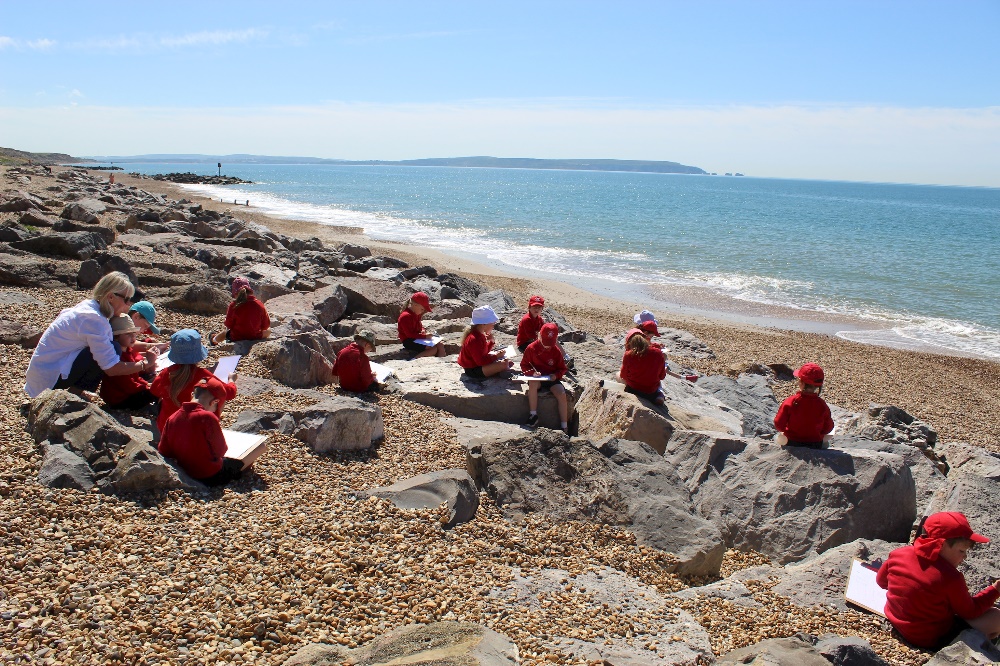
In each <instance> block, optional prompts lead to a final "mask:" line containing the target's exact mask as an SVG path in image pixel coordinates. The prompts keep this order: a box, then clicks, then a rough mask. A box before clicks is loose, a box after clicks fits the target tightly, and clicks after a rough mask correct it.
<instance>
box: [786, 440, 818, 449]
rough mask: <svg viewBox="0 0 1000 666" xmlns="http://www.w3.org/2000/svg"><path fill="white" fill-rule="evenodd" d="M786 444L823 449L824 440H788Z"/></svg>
mask: <svg viewBox="0 0 1000 666" xmlns="http://www.w3.org/2000/svg"><path fill="white" fill-rule="evenodd" d="M785 446H798V447H800V448H803V449H822V448H823V442H791V441H790V442H788V444H785Z"/></svg>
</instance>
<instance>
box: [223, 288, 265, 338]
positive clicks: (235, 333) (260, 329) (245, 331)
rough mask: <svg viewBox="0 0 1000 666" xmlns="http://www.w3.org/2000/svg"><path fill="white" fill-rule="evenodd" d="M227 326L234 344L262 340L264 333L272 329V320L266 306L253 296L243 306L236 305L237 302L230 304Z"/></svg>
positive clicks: (227, 313)
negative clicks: (242, 341) (241, 341)
mask: <svg viewBox="0 0 1000 666" xmlns="http://www.w3.org/2000/svg"><path fill="white" fill-rule="evenodd" d="M225 326H226V328H228V329H229V339H230V340H231V341H233V342H238V341H240V340H260V339H261V337H262V336H263V334H264V331H265V330H267V329H269V328H271V318H270V317H268V316H267V308H265V307H264V304H263V303H261V302H260V301H258V300H257V297H256V296H254V295H253V294H251V295H249V296H247V300H246V302H245V303H243V304H242V305H236V301H233V302H232V303H230V304H229V309H228V310H226V324H225Z"/></svg>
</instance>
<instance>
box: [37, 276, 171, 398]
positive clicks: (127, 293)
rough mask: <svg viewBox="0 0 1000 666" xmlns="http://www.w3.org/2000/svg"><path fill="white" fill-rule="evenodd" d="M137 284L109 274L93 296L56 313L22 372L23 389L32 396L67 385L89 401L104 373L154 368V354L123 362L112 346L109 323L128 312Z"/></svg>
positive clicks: (97, 286)
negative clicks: (134, 360)
mask: <svg viewBox="0 0 1000 666" xmlns="http://www.w3.org/2000/svg"><path fill="white" fill-rule="evenodd" d="M134 294H135V287H134V286H132V282H131V281H130V280H129V278H128V276H127V275H125V274H124V273H120V272H117V271H116V272H114V273H108V274H107V275H105V276H104V277H102V278H101V279H100V281H99V282H98V283H97V284H96V285H95V286H94V291H93V298H89V299H87V300H85V301H81V302H80V303H78V304H77V305H75V306H73V307H71V308H66V309H65V310H63V311H62V312H60V313H59V316H58V317H56V319H55V321H53V322H52V324H50V325H49V327H48V328H47V329H45V333H43V334H42V338H41V340H39V341H38V346H36V347H35V352H34V353H33V354H32V355H31V361H30V362H29V363H28V371H27V373H25V378H24V379H25V382H24V390H25V392H26V393H27V394H28V395H29V396H31V397H32V398H34V397H36V396H37V395H38V394H39V393H41V392H42V391H44V390H46V389H50V388H57V389H67V390H69V391H70V392H72V393H75V394H77V395H81V396H83V397H86V398H87V399H88V400H93V399H95V398H96V396H93V395H92V394H93V392H94V391H96V390H97V387H98V386H99V385H100V383H101V379H103V378H104V375H105V374H108V375H130V374H133V373H136V372H143V371H147V370H150V369H152V367H153V366H154V365H155V364H156V354H155V353H153V352H147V353H146V358H145V359H144V360H143V361H141V362H135V363H132V362H126V361H122V360H121V358H120V355H119V353H118V352H117V351H116V350H115V347H114V345H113V344H112V342H113V339H114V338H113V336H112V333H111V323H110V322H109V321H108V320H109V319H110V318H111V317H113V316H114V315H119V314H124V313H126V312H128V309H129V306H130V305H131V303H132V296H133V295H134Z"/></svg>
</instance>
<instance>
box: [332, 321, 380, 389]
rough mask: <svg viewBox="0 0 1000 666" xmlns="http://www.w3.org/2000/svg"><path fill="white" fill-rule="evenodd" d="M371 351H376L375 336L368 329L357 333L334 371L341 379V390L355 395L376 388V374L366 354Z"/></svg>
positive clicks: (338, 356) (340, 355) (339, 357)
mask: <svg viewBox="0 0 1000 666" xmlns="http://www.w3.org/2000/svg"><path fill="white" fill-rule="evenodd" d="M369 351H371V352H374V351H375V334H374V333H373V332H372V331H369V330H367V329H365V330H361V331H358V332H357V333H355V334H354V342H352V343H351V344H349V345H347V346H346V347H344V348H343V349H341V350H340V353H339V354H337V363H336V365H335V366H334V371H335V372H336V373H337V376H338V377H340V386H341V388H344V389H346V390H348V391H354V392H355V393H364V392H366V391H370V390H372V389H373V388H375V386H376V384H377V382H376V380H375V373H374V372H372V366H371V363H370V362H369V361H368V355H367V353H366V352H369Z"/></svg>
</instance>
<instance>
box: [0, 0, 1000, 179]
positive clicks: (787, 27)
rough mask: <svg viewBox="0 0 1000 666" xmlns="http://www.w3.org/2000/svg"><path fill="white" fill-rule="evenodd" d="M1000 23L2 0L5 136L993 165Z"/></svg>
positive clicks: (955, 17)
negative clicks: (997, 41) (19, 0)
mask: <svg viewBox="0 0 1000 666" xmlns="http://www.w3.org/2000/svg"><path fill="white" fill-rule="evenodd" d="M997 34H1000V2H998V1H997V0H988V1H980V2H976V1H971V0H970V1H963V2H954V3H951V2H913V1H907V2H903V1H900V2H878V1H868V2H810V1H806V0H799V1H795V2H791V1H789V2H777V1H775V2H749V1H744V2H692V1H685V2H673V1H669V0H664V1H662V2H614V3H612V2H602V3H598V2H530V3H529V2H504V3H474V2H349V3H348V2H322V3H320V2H316V3H308V2H301V3H300V2H285V3H283V4H278V3H274V2H267V3H263V2H260V3H258V2H239V3H235V2H232V3H230V2H199V3H192V2H183V1H181V2H171V3H156V4H154V3H128V4H124V5H123V4H121V3H97V2H86V3H85V2H46V1H45V0H38V1H36V2H34V3H22V2H13V1H11V0H0V145H3V146H9V147H15V148H20V149H25V150H36V151H60V152H70V153H72V154H77V155H96V154H137V153H161V152H168V153H169V152H176V153H207V154H226V153H237V152H239V153H260V154H281V155H309V156H316V157H332V158H347V159H406V158H417V157H446V156H459V155H497V156H504V157H550V158H558V157H567V158H569V157H611V158H621V159H662V160H674V161H679V162H683V163H686V164H693V165H696V166H700V167H702V168H704V169H707V170H709V171H719V172H722V171H742V172H745V173H747V174H752V175H760V176H777V177H793V178H794V177H801V178H832V179H838V180H877V181H893V182H924V183H941V184H967V185H988V186H1000V157H998V156H1000V74H998V72H1000V53H998V49H997V48H996V47H995V42H996V35H997Z"/></svg>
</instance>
